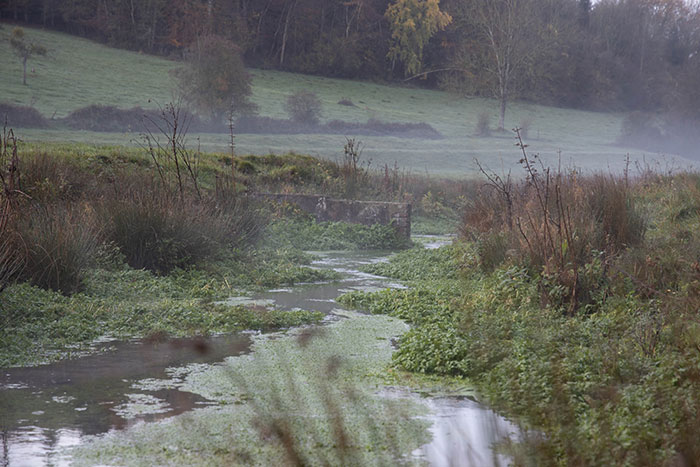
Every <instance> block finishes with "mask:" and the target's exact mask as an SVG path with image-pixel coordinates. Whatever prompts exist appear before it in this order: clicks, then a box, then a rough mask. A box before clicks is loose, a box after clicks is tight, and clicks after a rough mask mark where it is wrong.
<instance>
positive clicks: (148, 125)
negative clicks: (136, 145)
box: [63, 105, 228, 132]
mask: <svg viewBox="0 0 700 467" xmlns="http://www.w3.org/2000/svg"><path fill="white" fill-rule="evenodd" d="M160 120H161V112H160V111H159V110H156V109H142V108H141V107H132V108H131V109H120V108H118V107H114V106H111V105H89V106H87V107H81V108H79V109H76V110H74V111H73V112H71V113H70V114H68V116H66V117H65V118H64V119H63V121H64V122H65V124H66V125H68V127H70V128H72V129H74V130H87V131H106V132H130V131H133V132H140V131H146V130H150V131H152V132H158V128H157V125H159V124H161V121H160ZM180 124H181V125H182V124H185V125H186V126H187V129H188V130H190V131H216V132H224V131H228V130H227V129H226V128H225V127H224V125H218V126H217V125H214V124H211V123H210V124H206V123H204V122H203V121H202V120H201V119H200V118H199V117H197V116H196V115H193V114H192V113H190V112H187V111H184V110H182V111H181V112H180Z"/></svg>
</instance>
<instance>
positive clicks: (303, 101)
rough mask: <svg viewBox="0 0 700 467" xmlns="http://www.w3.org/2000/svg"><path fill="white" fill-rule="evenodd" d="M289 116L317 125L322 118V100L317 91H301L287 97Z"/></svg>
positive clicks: (299, 121) (300, 121)
mask: <svg viewBox="0 0 700 467" xmlns="http://www.w3.org/2000/svg"><path fill="white" fill-rule="evenodd" d="M284 108H285V110H286V111H287V113H288V114H289V118H290V119H291V120H293V121H295V122H298V123H303V124H307V125H317V124H318V122H319V119H320V118H321V108H322V106H321V100H320V99H319V98H318V95H317V94H316V93H315V92H311V91H306V90H303V91H299V92H297V93H295V94H292V95H291V96H289V97H288V98H287V102H285V105H284Z"/></svg>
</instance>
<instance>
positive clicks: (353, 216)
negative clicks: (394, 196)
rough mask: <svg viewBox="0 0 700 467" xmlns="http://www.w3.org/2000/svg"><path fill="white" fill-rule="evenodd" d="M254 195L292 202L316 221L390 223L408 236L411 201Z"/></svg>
mask: <svg viewBox="0 0 700 467" xmlns="http://www.w3.org/2000/svg"><path fill="white" fill-rule="evenodd" d="M254 196H255V197H257V198H262V199H267V200H270V201H274V202H277V203H290V204H295V205H296V206H298V207H299V209H301V210H302V211H304V212H308V213H309V214H312V215H313V216H314V217H315V218H316V221H318V222H325V221H334V222H340V221H342V222H349V223H351V224H363V225H374V224H382V225H393V226H394V228H395V229H396V232H397V233H398V234H399V235H401V236H402V237H404V238H410V237H411V204H410V203H392V202H388V201H357V200H350V199H335V198H330V197H328V196H321V195H302V194H282V193H257V194H255V195H254Z"/></svg>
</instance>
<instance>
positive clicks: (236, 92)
mask: <svg viewBox="0 0 700 467" xmlns="http://www.w3.org/2000/svg"><path fill="white" fill-rule="evenodd" d="M185 63H186V65H185V66H184V67H183V68H179V69H178V70H177V72H176V73H175V76H176V77H177V79H178V83H179V86H180V89H181V90H182V92H183V94H184V96H185V98H186V99H187V101H188V102H189V103H190V104H191V105H192V106H193V107H194V108H195V109H196V110H197V111H199V112H201V113H202V114H204V115H207V116H210V117H211V119H212V121H215V122H220V120H221V118H222V116H223V115H224V114H225V113H226V112H228V111H233V112H236V113H239V112H243V113H245V112H250V111H251V110H253V109H254V106H253V105H252V104H251V103H250V101H249V98H250V95H251V88H250V75H249V74H248V72H247V71H246V69H245V65H244V64H243V59H242V58H241V55H240V49H239V48H238V47H237V46H236V45H235V44H234V43H233V42H231V41H229V40H227V39H225V38H223V37H219V36H204V37H200V38H199V39H198V40H197V42H196V44H194V45H193V46H192V47H190V48H189V49H188V52H187V54H186V56H185Z"/></svg>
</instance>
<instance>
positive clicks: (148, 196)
mask: <svg viewBox="0 0 700 467" xmlns="http://www.w3.org/2000/svg"><path fill="white" fill-rule="evenodd" d="M101 217H102V219H103V222H104V223H105V225H106V226H107V227H106V228H107V235H106V236H107V239H108V240H110V241H113V242H114V243H115V244H116V245H117V246H119V249H120V250H121V252H122V253H123V254H124V255H125V257H126V261H127V263H129V265H130V266H131V267H134V268H138V269H148V270H150V271H153V272H156V273H159V274H167V273H168V272H170V271H172V270H173V269H175V268H186V267H187V266H190V265H193V264H196V263H198V262H201V261H203V260H204V259H206V258H209V257H210V256H211V255H212V254H214V253H215V252H216V250H217V245H218V240H219V238H218V234H219V232H218V231H216V229H215V228H214V227H213V226H212V224H211V223H210V222H209V220H210V219H209V216H207V215H206V213H205V212H204V210H203V209H202V208H201V207H200V206H198V205H197V204H196V203H193V202H191V201H179V200H175V199H173V198H172V197H170V196H166V195H163V194H160V195H158V194H155V195H154V194H153V193H145V192H144V193H139V192H136V193H131V194H129V195H127V196H124V197H120V198H117V199H113V200H109V201H107V202H105V203H104V205H103V206H102V208H101Z"/></svg>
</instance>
